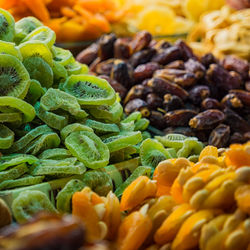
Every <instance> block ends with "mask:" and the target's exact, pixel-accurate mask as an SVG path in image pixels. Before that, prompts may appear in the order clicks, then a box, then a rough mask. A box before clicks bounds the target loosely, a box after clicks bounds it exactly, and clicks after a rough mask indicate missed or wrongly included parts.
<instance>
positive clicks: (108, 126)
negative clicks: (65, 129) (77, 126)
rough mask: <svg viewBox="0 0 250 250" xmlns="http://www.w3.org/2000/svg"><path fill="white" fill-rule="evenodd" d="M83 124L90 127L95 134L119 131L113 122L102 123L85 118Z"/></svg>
mask: <svg viewBox="0 0 250 250" xmlns="http://www.w3.org/2000/svg"><path fill="white" fill-rule="evenodd" d="M85 124H86V125H87V126H88V127H91V128H92V129H93V130H94V131H95V133H97V134H106V133H119V132H120V129H119V127H118V126H117V125H116V124H114V123H103V122H99V121H95V120H90V119H87V120H86V121H85Z"/></svg>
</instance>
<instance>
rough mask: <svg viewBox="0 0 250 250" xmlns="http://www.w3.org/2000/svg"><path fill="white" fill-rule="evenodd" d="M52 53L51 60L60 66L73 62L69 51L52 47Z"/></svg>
mask: <svg viewBox="0 0 250 250" xmlns="http://www.w3.org/2000/svg"><path fill="white" fill-rule="evenodd" d="M52 53H53V60H54V61H56V62H57V63H59V64H60V65H62V66H65V65H67V64H69V63H72V62H74V61H75V59H74V57H73V55H72V53H71V52H70V51H69V50H66V49H62V48H59V47H56V46H53V47H52Z"/></svg>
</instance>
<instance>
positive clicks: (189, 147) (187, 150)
mask: <svg viewBox="0 0 250 250" xmlns="http://www.w3.org/2000/svg"><path fill="white" fill-rule="evenodd" d="M203 147H204V145H203V143H202V142H200V141H198V139H197V138H196V137H188V138H187V139H185V140H184V142H183V146H182V148H181V149H180V150H179V151H178V152H177V156H178V157H188V156H191V155H199V154H200V152H201V150H202V149H203Z"/></svg>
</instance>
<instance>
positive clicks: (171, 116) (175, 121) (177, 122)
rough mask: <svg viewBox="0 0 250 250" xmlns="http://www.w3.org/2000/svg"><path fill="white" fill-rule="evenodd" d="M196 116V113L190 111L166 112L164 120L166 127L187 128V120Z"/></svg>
mask: <svg viewBox="0 0 250 250" xmlns="http://www.w3.org/2000/svg"><path fill="white" fill-rule="evenodd" d="M195 115H197V112H195V111H193V110H190V109H179V110H174V111H170V112H167V113H166V114H165V115H164V119H165V122H166V125H167V126H173V127H178V126H187V125H188V123H189V120H190V119H191V118H193V117H194V116H195Z"/></svg>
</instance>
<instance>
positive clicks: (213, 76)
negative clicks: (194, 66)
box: [206, 64, 241, 91]
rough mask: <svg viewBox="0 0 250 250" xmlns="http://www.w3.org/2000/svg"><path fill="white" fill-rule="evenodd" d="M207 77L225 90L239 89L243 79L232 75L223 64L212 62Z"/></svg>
mask: <svg viewBox="0 0 250 250" xmlns="http://www.w3.org/2000/svg"><path fill="white" fill-rule="evenodd" d="M206 78H207V80H208V81H209V82H210V83H212V84H214V85H216V86H218V87H220V88H221V89H223V90H225V91H229V90H230V89H237V88H240V86H241V81H240V80H239V79H238V77H234V76H232V75H231V74H230V73H229V72H228V71H226V70H225V69H224V68H223V67H222V66H220V65H217V64H211V65H210V66H209V69H208V70H207V75H206Z"/></svg>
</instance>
